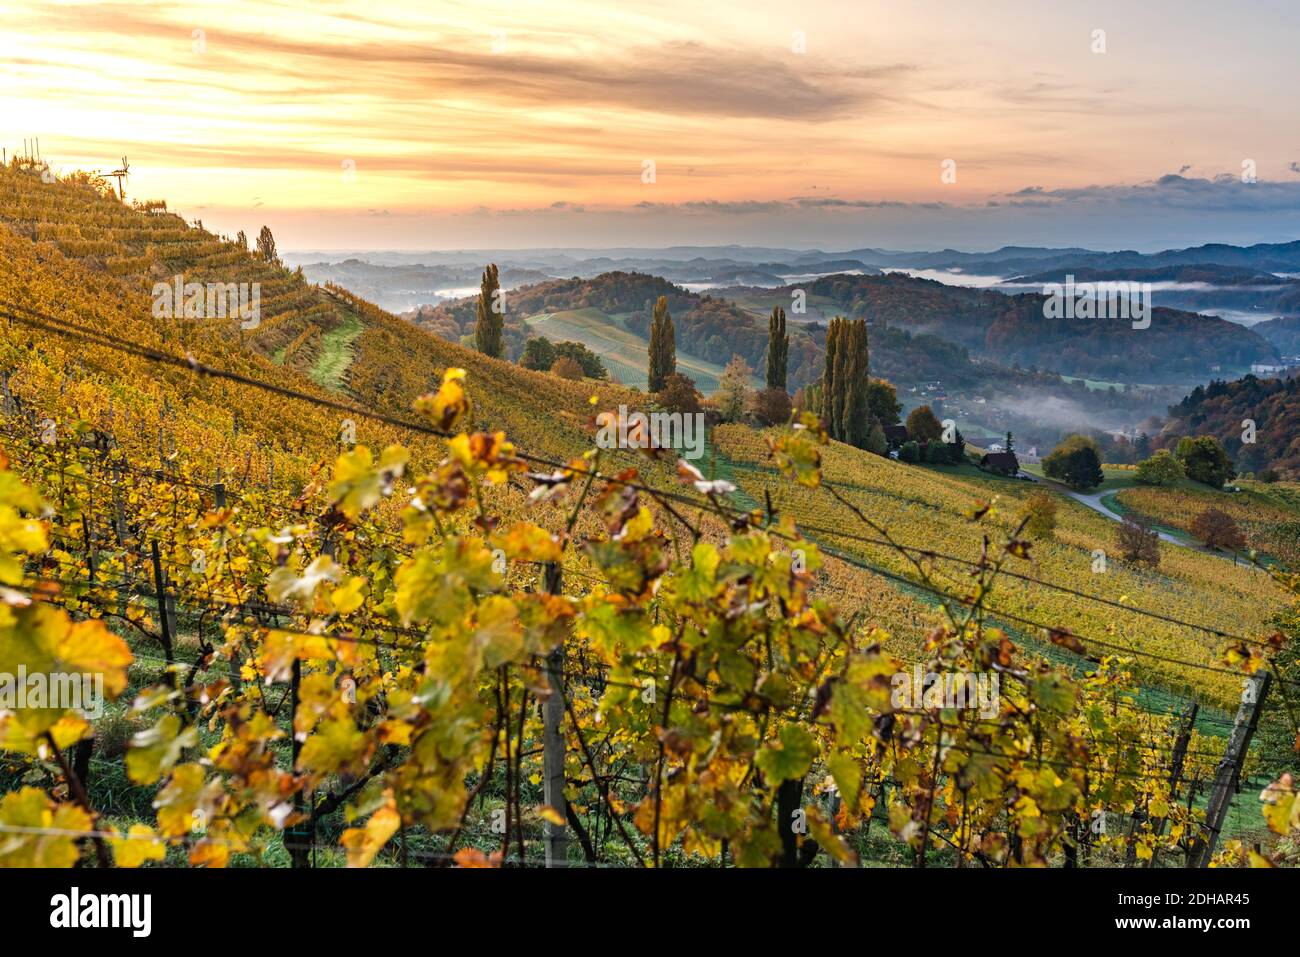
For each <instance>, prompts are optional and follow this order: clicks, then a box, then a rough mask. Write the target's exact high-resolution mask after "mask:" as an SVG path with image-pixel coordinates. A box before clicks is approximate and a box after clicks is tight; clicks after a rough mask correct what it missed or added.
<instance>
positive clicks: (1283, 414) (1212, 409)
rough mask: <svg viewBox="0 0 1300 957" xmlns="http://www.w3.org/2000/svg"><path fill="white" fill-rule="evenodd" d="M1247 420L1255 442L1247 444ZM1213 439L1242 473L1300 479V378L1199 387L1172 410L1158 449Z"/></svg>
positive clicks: (1218, 381) (1249, 379)
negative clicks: (1180, 442)
mask: <svg viewBox="0 0 1300 957" xmlns="http://www.w3.org/2000/svg"><path fill="white" fill-rule="evenodd" d="M1247 419H1250V420H1252V421H1253V422H1254V423H1255V441H1254V443H1249V444H1248V443H1243V441H1242V439H1243V435H1244V434H1245V433H1244V426H1243V424H1242V423H1243V422H1244V421H1245V420H1247ZM1187 435H1191V436H1196V435H1213V436H1214V437H1215V438H1217V439H1218V440H1219V441H1220V442H1221V443H1222V444H1223V447H1224V448H1225V449H1226V450H1227V452H1228V454H1229V455H1230V456H1232V457H1233V461H1234V462H1235V465H1236V468H1237V471H1238V472H1243V473H1244V472H1258V471H1261V470H1263V469H1275V470H1278V471H1280V472H1283V473H1286V474H1289V475H1293V476H1294V475H1297V474H1300V379H1297V378H1289V379H1259V378H1256V377H1255V376H1253V375H1248V376H1246V377H1245V378H1243V379H1237V380H1235V381H1233V382H1225V381H1223V380H1221V379H1216V380H1214V381H1213V382H1211V383H1210V384H1209V385H1207V386H1197V387H1196V389H1194V390H1193V391H1192V392H1191V393H1190V394H1189V395H1188V396H1186V397H1185V398H1184V399H1183V400H1182V401H1181V402H1179V403H1178V404H1177V405H1175V406H1171V407H1170V409H1169V421H1168V422H1167V423H1166V424H1165V427H1164V428H1163V429H1162V430H1161V432H1160V435H1159V436H1158V437H1157V438H1156V442H1155V444H1156V445H1158V446H1161V447H1166V448H1172V447H1173V446H1175V445H1177V444H1178V440H1179V439H1180V438H1182V437H1183V436H1187Z"/></svg>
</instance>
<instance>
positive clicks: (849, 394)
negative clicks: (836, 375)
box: [840, 319, 871, 449]
mask: <svg viewBox="0 0 1300 957" xmlns="http://www.w3.org/2000/svg"><path fill="white" fill-rule="evenodd" d="M848 328H849V335H848V348H847V350H846V351H847V352H848V357H847V359H846V362H845V368H846V370H847V373H846V375H845V381H844V411H843V414H842V415H841V417H840V421H841V431H842V432H843V435H842V436H841V439H842V440H843V441H845V442H848V443H849V444H851V445H855V446H857V447H858V448H860V449H864V448H866V447H867V441H868V438H869V436H870V435H871V402H870V399H869V396H868V388H867V387H868V385H869V383H870V376H869V374H868V373H869V370H868V361H869V358H870V357H869V353H868V351H867V323H866V321H865V320H863V319H858V320H855V321H854V322H852V323H851V324H850V325H849V327H848Z"/></svg>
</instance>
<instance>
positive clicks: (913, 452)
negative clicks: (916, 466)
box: [898, 439, 921, 463]
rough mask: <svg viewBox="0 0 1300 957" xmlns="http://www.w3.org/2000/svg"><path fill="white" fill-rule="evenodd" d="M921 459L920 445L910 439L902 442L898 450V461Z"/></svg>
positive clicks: (916, 460)
mask: <svg viewBox="0 0 1300 957" xmlns="http://www.w3.org/2000/svg"><path fill="white" fill-rule="evenodd" d="M920 459H921V447H920V446H919V445H917V444H916V443H915V442H913V441H912V440H911V439H909V440H908V441H906V442H904V443H903V447H902V448H900V449H899V450H898V460H899V461H900V462H909V463H911V462H918V461H920Z"/></svg>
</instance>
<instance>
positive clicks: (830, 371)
mask: <svg viewBox="0 0 1300 957" xmlns="http://www.w3.org/2000/svg"><path fill="white" fill-rule="evenodd" d="M843 321H844V320H842V319H840V318H839V317H836V318H834V319H832V320H831V325H830V328H829V329H827V330H826V368H825V371H823V372H822V419H823V420H825V423H826V431H828V432H829V433H830V434H831V438H838V434H839V429H838V428H837V426H836V423H837V421H838V419H839V410H840V409H839V403H838V401H837V396H838V395H839V393H838V392H837V391H836V388H835V370H836V362H835V359H836V355H837V353H838V352H839V343H840V326H841V323H842V322H843Z"/></svg>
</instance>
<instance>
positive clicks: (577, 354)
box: [555, 342, 609, 379]
mask: <svg viewBox="0 0 1300 957" xmlns="http://www.w3.org/2000/svg"><path fill="white" fill-rule="evenodd" d="M555 357H556V358H557V359H559V358H561V357H568V358H570V359H572V360H573V361H574V362H576V363H578V365H580V366H582V374H583V375H585V376H586V377H587V378H588V379H604V378H605V377H606V376H608V375H609V373H608V372H607V371H606V370H605V363H603V362H601V361H600V356H598V355H596V353H594V352H592V351H591V350H590V349H588V348H587V347H586V346H584V345H583V344H582V343H581V342H557V343H556V344H555Z"/></svg>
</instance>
